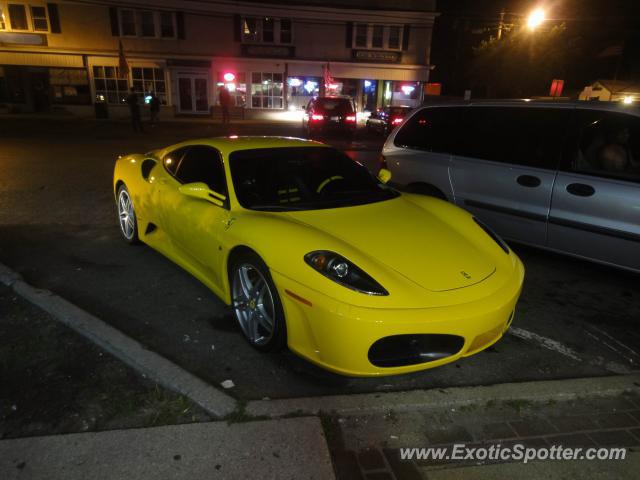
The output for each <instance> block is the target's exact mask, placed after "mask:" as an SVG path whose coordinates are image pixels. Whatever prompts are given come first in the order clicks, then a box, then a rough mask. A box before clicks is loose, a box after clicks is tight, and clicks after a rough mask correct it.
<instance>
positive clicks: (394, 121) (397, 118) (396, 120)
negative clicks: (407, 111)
mask: <svg viewBox="0 0 640 480" xmlns="http://www.w3.org/2000/svg"><path fill="white" fill-rule="evenodd" d="M391 123H393V124H394V125H398V124H400V123H402V118H400V117H396V118H394V119H393V120H391Z"/></svg>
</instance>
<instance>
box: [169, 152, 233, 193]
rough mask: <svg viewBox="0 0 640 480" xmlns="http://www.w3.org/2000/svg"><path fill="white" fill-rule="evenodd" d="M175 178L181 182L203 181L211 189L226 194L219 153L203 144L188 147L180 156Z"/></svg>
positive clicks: (222, 166)
mask: <svg viewBox="0 0 640 480" xmlns="http://www.w3.org/2000/svg"><path fill="white" fill-rule="evenodd" d="M176 178H177V179H178V180H179V181H180V182H182V183H193V182H204V183H206V184H207V185H208V186H209V188H210V189H211V190H213V191H214V192H217V193H221V194H223V195H226V194H227V182H226V180H225V177H224V165H222V158H221V156H220V153H219V152H218V151H217V150H215V149H214V148H211V147H207V146H204V145H195V146H192V147H190V148H189V149H188V150H187V152H186V153H185V155H184V157H182V161H181V162H180V166H179V167H178V172H177V174H176Z"/></svg>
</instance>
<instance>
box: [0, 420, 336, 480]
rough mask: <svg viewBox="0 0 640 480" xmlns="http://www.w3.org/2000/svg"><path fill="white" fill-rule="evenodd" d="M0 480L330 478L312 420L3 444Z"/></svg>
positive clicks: (319, 430) (83, 435) (0, 443)
mask: <svg viewBox="0 0 640 480" xmlns="http://www.w3.org/2000/svg"><path fill="white" fill-rule="evenodd" d="M0 478H2V479H3V480H13V479H16V480H17V479H27V478H29V479H33V478H38V479H40V478H42V479H45V478H46V479H47V480H55V479H64V480H76V479H77V480H85V479H88V478H96V479H109V480H116V479H126V480H129V479H146V478H153V479H154V480H162V479H171V480H178V479H185V480H186V479H188V480H195V479H215V478H221V479H222V478H224V479H236V478H237V479H245V478H261V479H269V478H278V479H292V480H298V479H303V478H305V479H319V480H327V479H331V478H334V476H333V469H332V466H331V459H330V457H329V452H328V450H327V447H326V443H325V441H324V435H323V433H322V427H321V425H320V421H319V420H318V419H317V418H311V417H308V418H292V419H283V420H272V421H264V422H251V423H241V424H232V425H228V424H227V423H226V422H213V423H198V424H188V425H173V426H165V427H155V428H146V429H132V430H113V431H108V432H98V433H80V434H71V435H59V436H49V437H34V438H24V439H17V440H3V441H0Z"/></svg>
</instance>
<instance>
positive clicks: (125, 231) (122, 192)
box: [116, 183, 140, 245]
mask: <svg viewBox="0 0 640 480" xmlns="http://www.w3.org/2000/svg"><path fill="white" fill-rule="evenodd" d="M125 198H126V199H128V202H130V205H131V209H130V211H129V214H128V215H127V216H126V217H127V218H129V217H131V224H129V221H128V219H125V218H124V212H123V209H126V208H125V205H123V204H122V203H121V202H123V201H125ZM127 210H128V209H127ZM116 212H117V214H118V225H119V226H120V234H121V235H122V239H123V240H124V241H125V242H127V243H128V244H129V245H139V244H140V237H139V236H138V218H137V217H136V212H135V209H134V207H133V201H132V200H131V194H130V193H129V190H128V189H127V186H126V185H125V184H124V183H123V184H122V185H120V187H118V192H117V193H116ZM130 225H133V228H132V230H130V229H129V228H130Z"/></svg>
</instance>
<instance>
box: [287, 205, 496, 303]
mask: <svg viewBox="0 0 640 480" xmlns="http://www.w3.org/2000/svg"><path fill="white" fill-rule="evenodd" d="M287 215H288V216H289V217H291V218H293V219H295V220H296V221H298V222H300V223H303V224H306V225H308V226H311V227H313V228H316V229H318V230H320V231H323V232H326V233H328V234H330V235H332V236H334V237H336V238H339V239H340V240H342V241H343V242H347V243H349V244H350V245H351V246H352V247H354V248H356V249H358V250H359V251H360V252H362V254H363V255H366V256H369V257H372V258H373V259H375V260H376V261H378V262H380V263H383V264H385V265H386V266H387V267H389V268H392V269H394V270H395V271H396V272H398V273H399V274H401V275H403V276H405V277H406V278H408V279H409V280H411V281H413V282H414V283H416V284H418V285H420V286H422V287H423V288H426V289H428V290H431V291H436V292H440V291H445V290H453V289H458V288H464V287H468V286H471V285H474V284H476V283H478V282H481V281H482V280H484V279H486V278H487V277H488V276H490V275H491V274H492V273H493V272H494V271H495V265H494V264H493V262H492V261H491V259H490V258H489V256H488V255H487V254H486V253H485V252H482V251H481V250H479V249H478V248H477V247H476V246H475V245H474V244H473V243H472V242H471V241H470V240H469V239H467V238H466V237H464V236H463V235H462V234H460V233H458V232H457V231H456V230H455V229H454V228H453V227H452V226H451V225H449V224H448V223H446V222H444V221H443V220H441V219H440V218H439V217H437V216H436V215H434V214H432V213H430V212H429V211H428V210H425V209H423V208H421V207H419V206H418V205H416V204H414V203H412V202H410V201H407V200H406V199H404V198H402V197H398V198H396V199H393V200H388V201H384V202H378V203H373V204H369V205H361V206H355V207H344V208H336V209H331V210H308V211H301V212H287ZM322 248H323V246H322V245H318V250H321V249H322ZM336 253H341V252H336ZM353 261H354V263H356V264H357V263H358V262H357V261H355V260H353ZM359 266H360V267H362V265H359Z"/></svg>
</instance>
